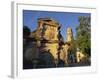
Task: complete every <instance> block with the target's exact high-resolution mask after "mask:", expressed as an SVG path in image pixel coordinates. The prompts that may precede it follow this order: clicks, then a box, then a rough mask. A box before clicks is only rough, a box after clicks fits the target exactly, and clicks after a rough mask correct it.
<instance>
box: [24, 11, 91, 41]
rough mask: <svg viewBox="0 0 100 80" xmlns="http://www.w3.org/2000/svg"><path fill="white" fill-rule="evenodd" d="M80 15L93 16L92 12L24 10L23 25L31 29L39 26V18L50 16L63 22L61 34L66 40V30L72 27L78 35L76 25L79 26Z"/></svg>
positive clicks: (60, 22) (74, 33)
mask: <svg viewBox="0 0 100 80" xmlns="http://www.w3.org/2000/svg"><path fill="white" fill-rule="evenodd" d="M79 16H91V14H90V13H75V12H52V11H34V10H23V26H28V27H29V28H30V29H31V31H33V30H35V29H36V28H37V19H38V18H46V17H50V18H52V19H54V20H56V21H57V22H59V24H61V25H62V26H61V29H60V30H61V34H62V35H63V37H64V40H66V30H67V28H68V27H71V28H72V31H73V35H74V37H75V35H76V30H75V29H76V26H78V24H79V22H78V17H79Z"/></svg>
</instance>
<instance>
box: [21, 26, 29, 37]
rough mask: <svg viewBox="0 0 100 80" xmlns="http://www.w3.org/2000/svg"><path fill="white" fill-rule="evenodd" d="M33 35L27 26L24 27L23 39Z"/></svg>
mask: <svg viewBox="0 0 100 80" xmlns="http://www.w3.org/2000/svg"><path fill="white" fill-rule="evenodd" d="M30 33H31V30H30V29H29V28H28V27H27V26H24V27H23V37H24V38H27V37H28V36H29V35H30Z"/></svg>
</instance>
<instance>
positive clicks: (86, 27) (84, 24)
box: [76, 16, 91, 56]
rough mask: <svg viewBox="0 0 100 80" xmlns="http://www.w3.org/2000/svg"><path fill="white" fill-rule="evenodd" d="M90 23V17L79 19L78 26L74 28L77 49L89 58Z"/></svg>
mask: <svg viewBox="0 0 100 80" xmlns="http://www.w3.org/2000/svg"><path fill="white" fill-rule="evenodd" d="M90 23H91V21H90V16H88V17H84V16H80V17H79V25H78V26H77V27H76V33H77V35H76V42H77V47H78V48H79V49H80V50H81V51H82V52H83V53H85V54H87V55H89V56H90V51H91V24H90Z"/></svg>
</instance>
